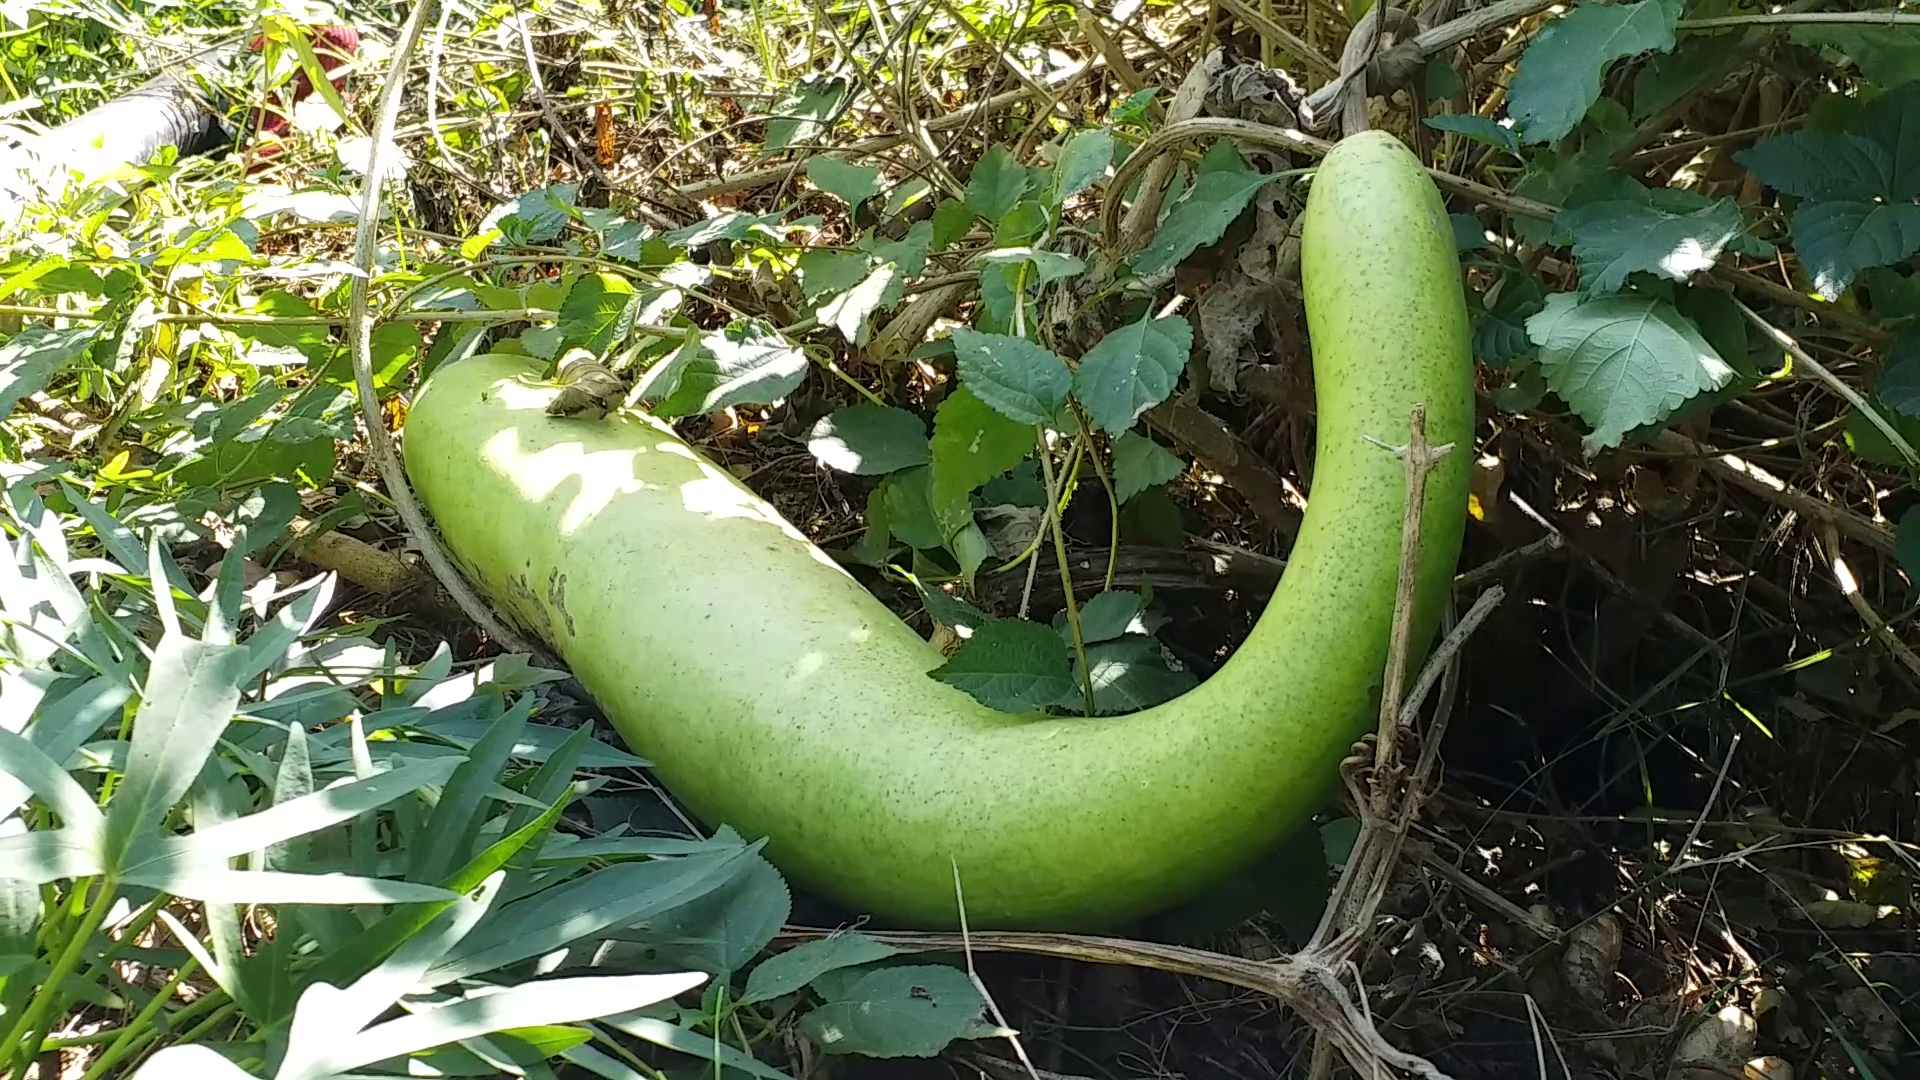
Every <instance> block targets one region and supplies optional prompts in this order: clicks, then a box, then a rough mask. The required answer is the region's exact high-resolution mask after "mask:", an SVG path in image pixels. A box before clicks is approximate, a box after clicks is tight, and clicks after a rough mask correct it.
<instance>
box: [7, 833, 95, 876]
mask: <svg viewBox="0 0 1920 1080" xmlns="http://www.w3.org/2000/svg"><path fill="white" fill-rule="evenodd" d="M104 870H105V867H104V866H102V865H101V863H100V845H99V843H98V839H97V834H96V835H93V836H90V835H87V834H86V833H84V832H77V831H75V830H72V829H44V830H39V831H35V832H30V833H19V834H16V835H13V836H0V879H4V880H8V881H24V882H26V883H27V884H29V885H45V884H47V883H49V882H54V881H60V880H63V879H64V880H73V879H76V878H84V877H94V876H97V875H98V874H100V873H102V872H103V871H104Z"/></svg>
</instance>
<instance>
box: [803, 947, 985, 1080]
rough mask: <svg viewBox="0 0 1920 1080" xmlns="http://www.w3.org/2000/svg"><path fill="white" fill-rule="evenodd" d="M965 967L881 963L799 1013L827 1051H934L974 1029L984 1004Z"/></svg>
mask: <svg viewBox="0 0 1920 1080" xmlns="http://www.w3.org/2000/svg"><path fill="white" fill-rule="evenodd" d="M985 1004H986V1003H985V1002H984V1001H983V1000H982V999H981V997H980V991H979V990H978V989H976V988H975V987H974V985H973V980H971V979H969V978H968V977H967V973H966V972H964V971H960V970H958V969H956V968H950V967H945V966H943V965H937V964H907V965H902V966H899V967H883V968H879V969H877V970H874V971H872V972H869V973H868V974H866V975H865V976H863V977H862V978H861V979H860V980H859V981H858V982H855V983H854V984H853V985H852V986H851V987H850V988H849V989H848V992H847V994H846V995H845V996H844V997H840V998H837V999H835V1000H832V1001H828V1002H826V1003H825V1004H823V1005H821V1006H820V1007H818V1008H816V1009H814V1010H813V1011H812V1012H810V1013H808V1014H807V1015H806V1016H805V1017H803V1018H801V1021H800V1030H801V1031H803V1032H805V1033H806V1036H807V1037H808V1038H809V1039H812V1040H813V1041H814V1043H815V1044H816V1045H818V1046H819V1047H820V1049H822V1050H824V1051H826V1052H827V1053H829V1054H861V1055H864V1056H866V1057H877V1058H893V1057H932V1056H934V1055H935V1054H938V1053H939V1052H940V1051H941V1050H944V1049H946V1047H947V1044H949V1043H951V1042H953V1041H954V1040H955V1039H958V1038H961V1037H962V1036H964V1035H966V1034H967V1033H968V1032H969V1031H970V1030H972V1029H973V1028H974V1027H975V1026H976V1024H977V1022H978V1020H979V1019H980V1010H981V1009H982V1008H983V1007H984V1006H985Z"/></svg>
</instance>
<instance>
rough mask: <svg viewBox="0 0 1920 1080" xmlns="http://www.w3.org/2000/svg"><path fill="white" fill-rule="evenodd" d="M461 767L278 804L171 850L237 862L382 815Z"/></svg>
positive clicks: (444, 764) (449, 761) (445, 765)
mask: <svg viewBox="0 0 1920 1080" xmlns="http://www.w3.org/2000/svg"><path fill="white" fill-rule="evenodd" d="M461 764H463V759H461V758H441V759H439V760H436V761H428V762H423V763H421V764H418V765H406V766H402V767H400V768H397V769H391V770H388V771H386V772H381V773H375V774H374V775H372V776H369V777H367V778H366V779H364V780H352V781H348V782H346V783H343V784H335V785H333V786H331V787H327V788H324V789H322V790H320V791H315V792H312V793H311V794H307V795H303V796H300V797H298V798H294V799H289V800H287V801H284V802H279V801H276V802H275V803H274V805H273V806H271V807H270V808H268V809H266V810H262V811H260V812H259V813H257V814H249V815H247V816H246V817H242V818H235V819H233V820H231V821H223V822H221V823H220V824H218V825H215V826H213V827H211V828H207V829H197V830H195V831H194V832H193V834H192V835H191V836H188V837H186V838H184V839H179V840H172V841H170V842H168V846H169V847H175V846H177V847H178V848H179V849H181V850H184V851H187V852H190V853H192V854H194V855H196V856H200V857H203V858H209V859H233V858H238V857H239V856H241V855H246V854H249V853H251V852H255V851H265V850H267V849H268V848H270V847H272V846H273V845H275V844H279V843H281V842H283V841H287V840H291V839H293V838H294V837H296V836H305V835H307V834H308V833H314V832H319V831H320V830H321V829H325V828H327V827H329V826H332V825H337V824H339V823H340V822H343V821H346V820H348V819H350V818H355V817H359V816H360V815H361V814H364V813H366V812H368V811H369V810H376V809H379V808H380V807H382V806H385V805H387V804H388V803H390V802H392V801H394V800H395V799H398V798H400V797H401V796H402V795H408V794H411V793H413V792H415V791H418V790H420V789H421V788H423V787H426V786H427V785H428V784H444V783H446V780H447V778H448V777H449V776H452V775H453V772H454V770H455V769H456V768H458V767H459V766H460V765H461Z"/></svg>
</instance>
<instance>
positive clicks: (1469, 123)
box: [1424, 113, 1520, 156]
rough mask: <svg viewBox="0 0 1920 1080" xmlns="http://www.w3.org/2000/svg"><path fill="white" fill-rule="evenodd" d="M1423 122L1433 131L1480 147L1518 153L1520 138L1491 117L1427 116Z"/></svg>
mask: <svg viewBox="0 0 1920 1080" xmlns="http://www.w3.org/2000/svg"><path fill="white" fill-rule="evenodd" d="M1424 122H1425V123H1426V125H1427V126H1428V127H1430V128H1432V129H1434V130H1435V131H1445V132H1449V133H1451V134H1454V135H1458V136H1460V137H1461V138H1463V139H1467V140H1469V141H1472V142H1477V143H1479V144H1481V145H1482V146H1491V147H1493V148H1494V149H1496V150H1505V151H1506V152H1507V153H1509V154H1514V155H1516V156H1517V155H1518V154H1519V153H1520V136H1518V135H1515V134H1514V133H1513V128H1511V127H1509V126H1508V125H1506V124H1502V123H1501V122H1500V121H1498V120H1495V119H1493V118H1492V117H1487V116H1474V115H1472V114H1460V113H1450V114H1447V115H1444V116H1429V117H1427V119H1426V120H1425V121H1424Z"/></svg>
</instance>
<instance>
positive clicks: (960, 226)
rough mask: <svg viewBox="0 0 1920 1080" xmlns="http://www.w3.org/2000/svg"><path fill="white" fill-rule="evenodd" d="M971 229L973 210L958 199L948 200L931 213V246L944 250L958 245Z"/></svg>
mask: <svg viewBox="0 0 1920 1080" xmlns="http://www.w3.org/2000/svg"><path fill="white" fill-rule="evenodd" d="M972 228H973V210H972V209H971V208H969V207H968V206H967V204H966V203H964V202H961V201H959V200H958V199H948V200H946V201H945V202H943V203H941V204H940V205H939V206H937V207H935V208H934V211H933V237H932V240H933V246H934V248H936V249H939V250H945V249H947V248H950V247H952V246H953V245H955V244H957V243H959V242H960V241H961V240H962V239H963V238H964V237H965V236H966V235H967V233H968V231H969V230H971V229H972Z"/></svg>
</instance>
